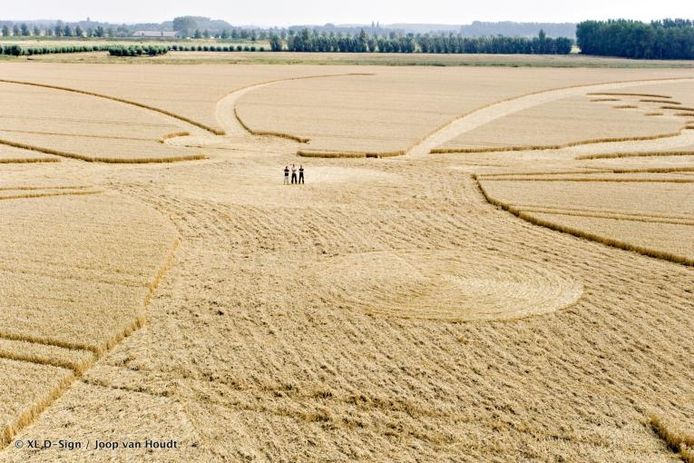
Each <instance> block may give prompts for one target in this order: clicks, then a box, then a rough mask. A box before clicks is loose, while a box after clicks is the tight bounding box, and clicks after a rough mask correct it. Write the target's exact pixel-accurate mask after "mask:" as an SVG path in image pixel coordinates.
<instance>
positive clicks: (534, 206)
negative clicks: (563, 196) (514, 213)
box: [479, 179, 694, 221]
mask: <svg viewBox="0 0 694 463" xmlns="http://www.w3.org/2000/svg"><path fill="white" fill-rule="evenodd" d="M479 180H480V181H483V179H479ZM508 205H509V206H511V207H515V208H516V209H523V210H525V211H528V210H530V209H544V210H547V211H549V210H550V209H551V210H556V211H568V212H578V213H586V214H611V215H619V216H625V217H636V218H644V217H645V218H651V219H666V220H680V221H692V220H694V216H692V215H688V214H661V213H657V212H655V213H650V214H645V213H638V212H627V211H620V210H609V209H602V208H595V207H585V206H583V207H581V206H578V207H577V206H573V207H571V206H562V207H557V206H548V205H544V204H532V203H531V204H523V203H508ZM547 213H548V214H551V213H553V212H547Z"/></svg>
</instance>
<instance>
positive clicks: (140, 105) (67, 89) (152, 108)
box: [0, 79, 224, 135]
mask: <svg viewBox="0 0 694 463" xmlns="http://www.w3.org/2000/svg"><path fill="white" fill-rule="evenodd" d="M0 83H6V84H16V85H27V86H31V87H40V88H48V89H52V90H62V91H64V92H71V93H79V94H81V95H87V96H93V97H97V98H103V99H106V100H111V101H116V102H118V103H124V104H127V105H131V106H136V107H138V108H143V109H148V110H150V111H154V112H157V113H160V114H164V115H165V116H169V117H173V118H174V119H178V120H179V121H183V122H186V123H188V124H190V125H194V126H196V127H199V128H201V129H203V130H206V131H207V132H210V133H213V134H215V135H224V131H223V130H221V131H220V130H219V129H215V128H214V127H210V126H207V125H205V124H203V123H201V122H198V121H195V120H193V119H190V118H188V117H185V116H182V115H180V114H176V113H173V112H171V111H167V110H165V109H161V108H157V107H155V106H150V105H147V104H144V103H139V102H137V101H133V100H127V99H125V98H119V97H115V96H110V95H104V94H103V93H96V92H90V91H87V90H80V89H76V88H70V87H62V86H59V85H50V84H39V83H36V82H27V81H22V80H10V79H0Z"/></svg>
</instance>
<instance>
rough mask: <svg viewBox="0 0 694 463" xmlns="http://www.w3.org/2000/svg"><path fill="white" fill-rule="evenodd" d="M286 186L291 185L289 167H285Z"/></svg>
mask: <svg viewBox="0 0 694 463" xmlns="http://www.w3.org/2000/svg"><path fill="white" fill-rule="evenodd" d="M284 184H285V185H289V166H284Z"/></svg>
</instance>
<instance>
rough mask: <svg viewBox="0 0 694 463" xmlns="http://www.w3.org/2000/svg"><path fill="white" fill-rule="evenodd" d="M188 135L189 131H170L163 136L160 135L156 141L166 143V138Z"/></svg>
mask: <svg viewBox="0 0 694 463" xmlns="http://www.w3.org/2000/svg"><path fill="white" fill-rule="evenodd" d="M189 135H190V132H186V131H181V132H172V133H167V134H166V135H164V136H163V137H161V138H160V139H159V140H158V141H159V143H166V140H170V139H172V138H178V137H187V136H189Z"/></svg>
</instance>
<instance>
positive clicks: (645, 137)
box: [430, 106, 688, 159]
mask: <svg viewBox="0 0 694 463" xmlns="http://www.w3.org/2000/svg"><path fill="white" fill-rule="evenodd" d="M615 108H616V106H615ZM687 129H688V127H687V126H684V127H682V128H681V129H680V131H679V132H670V133H661V134H657V135H643V136H636V137H621V138H594V139H592V140H581V141H574V142H569V143H563V144H557V145H510V146H502V147H493V148H434V149H433V150H431V151H430V153H431V154H450V153H499V152H506V151H544V150H560V149H565V148H572V147H574V146H581V145H595V144H598V143H621V142H625V141H648V140H660V139H663V138H672V137H678V136H680V135H682V132H683V131H684V130H687ZM577 159H578V158H577Z"/></svg>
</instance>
